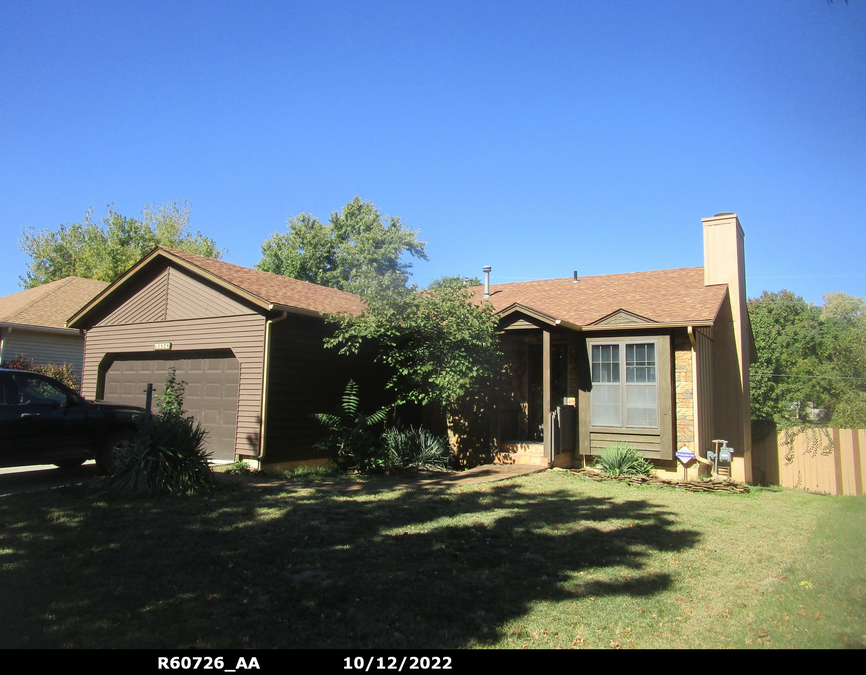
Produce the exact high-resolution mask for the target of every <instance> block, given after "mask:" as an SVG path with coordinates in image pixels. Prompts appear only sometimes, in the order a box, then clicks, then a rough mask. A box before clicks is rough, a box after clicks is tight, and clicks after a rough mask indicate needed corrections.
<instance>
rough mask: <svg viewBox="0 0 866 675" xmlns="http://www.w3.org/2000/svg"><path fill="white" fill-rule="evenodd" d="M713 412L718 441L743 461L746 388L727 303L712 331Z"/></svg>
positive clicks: (729, 307) (729, 308) (714, 430)
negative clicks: (741, 380) (742, 380)
mask: <svg viewBox="0 0 866 675" xmlns="http://www.w3.org/2000/svg"><path fill="white" fill-rule="evenodd" d="M713 338H714V340H715V342H714V343H713V356H714V360H713V363H714V370H713V404H714V405H713V408H714V412H715V414H714V418H713V422H714V425H713V426H714V429H713V433H714V435H715V438H723V439H725V440H726V441H728V445H730V446H731V447H733V448H734V449H735V450H736V453H737V456H739V457H742V456H743V453H744V451H747V450H750V448H748V447H746V445H745V443H746V439H745V437H744V433H743V420H742V414H743V412H742V411H743V396H744V393H743V388H742V385H741V382H740V378H739V376H738V375H737V373H738V372H739V362H738V357H737V343H736V339H735V336H734V323H733V321H732V319H731V304H730V302H729V300H728V299H726V300H725V302H724V303H723V305H722V309H721V311H720V312H719V317H718V320H717V321H716V324H715V325H714V327H713Z"/></svg>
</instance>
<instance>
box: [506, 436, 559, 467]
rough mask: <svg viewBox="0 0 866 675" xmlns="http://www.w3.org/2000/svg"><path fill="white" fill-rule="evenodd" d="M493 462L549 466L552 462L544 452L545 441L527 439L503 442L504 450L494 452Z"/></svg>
mask: <svg viewBox="0 0 866 675" xmlns="http://www.w3.org/2000/svg"><path fill="white" fill-rule="evenodd" d="M493 463H494V464H522V465H527V466H548V465H549V464H550V462H549V461H548V460H547V457H546V456H545V454H544V443H528V442H525V441H521V442H512V443H503V444H502V450H501V451H500V452H497V453H494V454H493Z"/></svg>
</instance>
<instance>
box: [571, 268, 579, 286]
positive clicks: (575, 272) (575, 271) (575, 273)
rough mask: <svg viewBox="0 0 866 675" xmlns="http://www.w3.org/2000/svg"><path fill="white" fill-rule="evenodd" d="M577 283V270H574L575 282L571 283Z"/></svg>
mask: <svg viewBox="0 0 866 675" xmlns="http://www.w3.org/2000/svg"><path fill="white" fill-rule="evenodd" d="M577 282H578V278H577V270H574V281H572V282H571V283H573V284H576V283H577Z"/></svg>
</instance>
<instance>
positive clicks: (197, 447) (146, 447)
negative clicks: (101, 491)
mask: <svg viewBox="0 0 866 675" xmlns="http://www.w3.org/2000/svg"><path fill="white" fill-rule="evenodd" d="M185 386H186V382H183V381H181V382H178V381H177V379H176V376H175V369H174V368H170V369H169V371H168V373H167V374H166V376H165V388H164V389H163V393H162V395H160V396H159V397H158V398H157V408H158V409H159V412H157V413H156V414H154V415H153V416H152V417H151V419H149V420H147V421H145V423H144V425H143V426H142V428H141V431H139V433H138V434H137V435H136V437H135V440H134V441H133V443H132V444H131V445H130V446H128V447H127V448H126V449H124V450H122V451H121V452H120V455H119V457H118V459H117V471H116V472H115V474H114V476H113V477H112V478H111V479H110V484H111V485H112V486H113V487H116V488H119V489H124V490H132V491H133V492H138V493H142V494H149V495H153V494H190V493H194V492H198V491H200V490H202V489H205V488H207V487H210V486H211V485H212V484H213V472H212V471H211V468H210V464H209V463H208V460H209V458H210V453H209V452H208V451H207V448H206V445H205V438H206V437H207V431H206V430H205V429H204V428H203V427H202V426H201V424H199V423H198V422H196V421H195V420H194V419H193V418H192V417H187V416H186V414H185V412H184V410H183V395H184V388H185Z"/></svg>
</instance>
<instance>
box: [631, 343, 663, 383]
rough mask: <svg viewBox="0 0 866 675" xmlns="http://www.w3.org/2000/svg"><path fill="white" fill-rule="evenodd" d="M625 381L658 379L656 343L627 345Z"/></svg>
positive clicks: (652, 380) (640, 381)
mask: <svg viewBox="0 0 866 675" xmlns="http://www.w3.org/2000/svg"><path fill="white" fill-rule="evenodd" d="M625 381H626V382H637V383H644V382H647V383H649V382H655V381H656V346H655V344H654V343H648V344H642V345H626V346H625Z"/></svg>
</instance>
